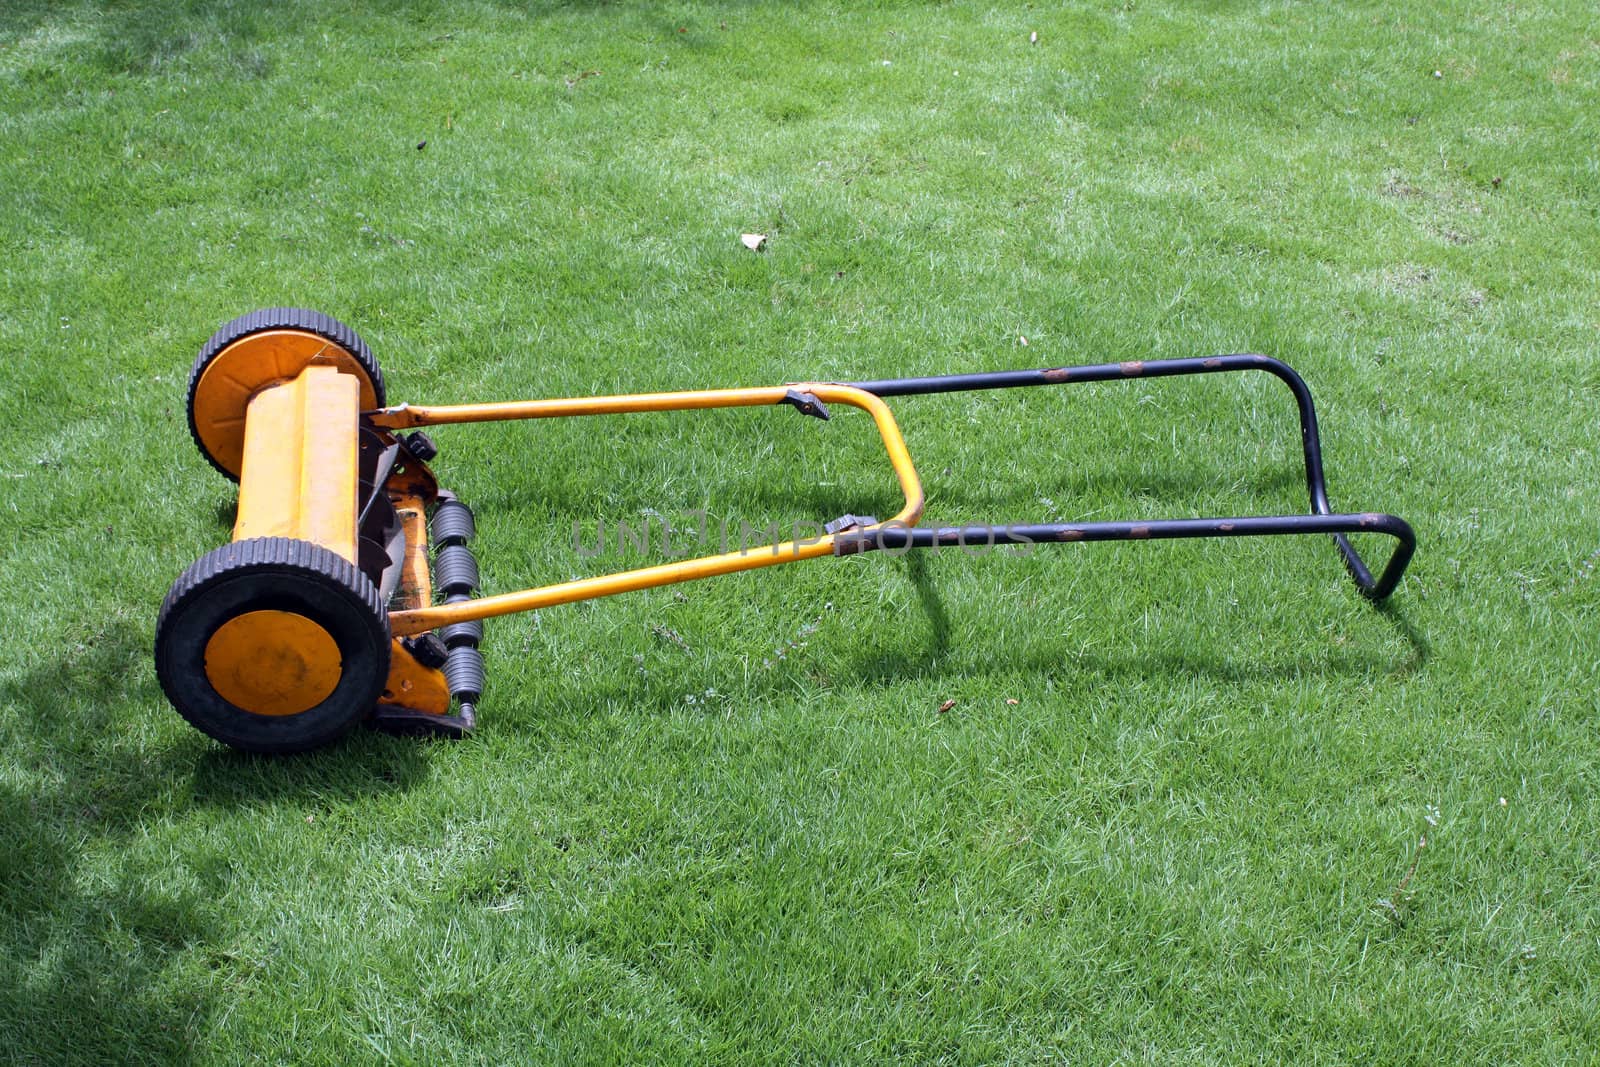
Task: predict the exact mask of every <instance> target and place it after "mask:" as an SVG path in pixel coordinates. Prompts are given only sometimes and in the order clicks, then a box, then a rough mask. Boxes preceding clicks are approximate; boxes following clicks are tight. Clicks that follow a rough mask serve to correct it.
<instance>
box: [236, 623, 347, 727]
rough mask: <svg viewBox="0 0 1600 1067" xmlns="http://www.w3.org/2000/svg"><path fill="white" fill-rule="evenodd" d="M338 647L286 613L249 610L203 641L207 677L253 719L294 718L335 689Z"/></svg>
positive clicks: (313, 625)
mask: <svg viewBox="0 0 1600 1067" xmlns="http://www.w3.org/2000/svg"><path fill="white" fill-rule="evenodd" d="M343 667H344V664H343V661H342V660H341V659H340V656H339V646H338V644H337V643H336V642H335V641H334V639H333V636H332V635H331V634H329V633H328V631H327V630H324V629H323V628H322V627H321V626H320V625H318V624H317V623H315V622H313V621H312V620H310V619H308V618H306V617H305V616H304V615H296V614H294V613H293V612H289V611H251V612H247V613H246V614H244V615H236V616H234V617H233V618H231V619H229V620H228V621H227V622H225V623H223V624H222V625H221V626H219V627H218V628H217V632H216V633H214V634H212V635H211V640H210V641H207V642H206V677H207V678H208V679H209V680H210V681H211V687H212V688H213V689H215V690H216V691H217V694H218V695H219V696H221V697H222V699H224V700H226V701H227V702H228V703H230V704H232V705H233V706H234V707H237V708H242V709H243V710H245V711H249V712H254V713H255V714H257V715H298V714H300V713H301V712H302V711H309V710H310V709H311V708H314V707H316V706H317V705H318V704H320V703H322V702H323V701H324V700H326V699H328V696H329V695H330V694H332V692H333V691H334V689H335V688H336V687H337V686H338V685H339V676H340V675H341V673H343Z"/></svg>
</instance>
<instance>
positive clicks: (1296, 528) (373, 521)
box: [155, 308, 1416, 752]
mask: <svg viewBox="0 0 1600 1067" xmlns="http://www.w3.org/2000/svg"><path fill="white" fill-rule="evenodd" d="M1239 371H1263V372H1265V373H1268V374H1271V375H1274V376H1276V377H1277V378H1278V379H1280V380H1281V381H1282V382H1283V383H1284V384H1285V385H1287V386H1288V387H1289V391H1290V392H1291V393H1292V394H1293V396H1294V400H1295V404H1296V405H1297V407H1298V409H1299V415H1300V433H1301V447H1302V450H1303V453H1304V461H1305V474H1306V488H1307V491H1308V493H1309V495H1310V502H1311V510H1310V512H1309V513H1305V514H1296V515H1253V516H1244V517H1238V518H1202V519H1168V520H1160V521H1143V522H1089V523H1010V524H1007V525H1004V526H960V527H937V528H918V527H917V525H916V523H917V520H918V519H919V518H920V517H921V515H922V509H923V493H922V485H921V483H920V481H919V480H918V477H917V472H916V468H915V467H914V466H913V465H912V462H911V457H910V454H909V453H908V452H907V450H906V445H905V441H904V440H903V439H902V438H901V435H900V429H899V427H898V426H897V425H896V423H895V419H894V415H893V413H892V412H891V411H890V409H889V406H888V404H887V403H885V399H886V398H890V397H902V396H920V395H924V394H929V393H951V392H964V391H968V390H977V389H1010V388H1018V387H1022V386H1035V385H1067V384H1073V383H1082V382H1105V381H1117V380H1125V379H1131V378H1167V377H1175V376H1181V375H1190V374H1220V373H1230V372H1239ZM829 404H834V405H842V406H848V407H855V408H860V409H861V410H863V411H865V412H866V413H867V414H868V415H870V416H871V417H872V420H873V422H874V423H875V424H876V426H877V429H878V433H879V436H880V437H881V438H882V440H883V444H884V447H885V449H886V450H887V452H888V456H889V463H890V465H891V467H892V468H893V470H894V473H895V476H896V478H897V479H898V481H899V484H900V488H901V491H902V492H903V494H904V497H905V504H904V506H903V507H902V508H901V509H900V510H899V512H897V513H896V514H895V515H894V516H893V517H892V518H890V519H888V520H886V521H883V522H879V521H878V520H877V519H875V518H872V517H870V516H854V515H846V516H843V517H841V518H839V519H836V520H834V521H833V522H830V523H827V524H826V526H825V531H826V533H825V535H824V536H821V537H819V538H817V539H814V540H807V541H798V540H797V541H788V542H783V543H781V544H778V545H776V546H773V549H772V550H771V551H768V550H767V549H766V548H765V547H763V549H762V550H761V551H755V552H727V553H723V554H721V555H713V556H705V557H702V558H699V559H690V560H683V561H680V562H674V563H667V564H662V565H659V566H654V567H645V568H642V569H638V570H631V571H625V572H621V573H617V574H608V575H603V576H600V577H594V578H584V579H580V580H576V581H569V582H562V583H560V584H557V585H549V586H544V587H541V588H537V589H528V590H524V591H522V592H511V593H499V594H496V595H492V596H485V597H475V596H474V594H475V593H476V591H477V587H478V564H477V560H476V558H475V557H474V556H473V553H472V548H471V542H472V540H473V536H474V532H475V531H474V527H473V517H472V512H471V511H470V510H469V509H468V508H467V506H466V505H465V504H463V503H462V502H461V501H459V500H457V499H456V498H455V496H454V495H453V494H452V493H449V492H447V491H446V490H444V489H441V488H440V487H439V483H438V482H437V480H436V479H435V478H434V475H433V472H432V470H430V469H429V466H428V464H429V463H430V462H431V461H432V460H433V459H434V457H435V455H436V454H437V451H438V450H437V448H436V447H435V445H434V443H433V442H432V441H431V440H430V439H429V438H428V436H427V435H426V434H425V433H424V432H422V431H421V430H420V428H421V427H425V426H440V425H447V424H452V423H465V422H490V421H496V420H504V419H542V418H558V417H565V416H576V415H620V414H625V413H629V412H641V411H692V410H701V409H707V408H728V407H755V406H762V405H766V406H777V405H786V406H789V407H793V408H795V409H796V410H798V411H799V412H801V413H802V414H805V415H810V416H813V417H816V418H821V419H826V418H828V417H829V411H828V405H829ZM188 415H189V428H190V430H191V432H192V433H193V435H194V439H195V443H196V444H198V445H199V446H200V451H201V453H202V454H203V455H204V456H205V457H206V458H207V459H208V460H209V461H210V462H211V463H212V465H213V466H215V467H216V468H217V469H218V470H220V471H221V472H222V473H223V474H225V475H226V476H228V477H229V478H232V479H234V480H236V481H237V482H238V483H239V503H238V514H237V518H236V521H235V524H234V530H233V541H232V542H231V543H229V544H227V545H224V546H222V547H221V548H218V549H217V550H215V551H213V552H211V553H209V554H207V555H205V556H203V557H201V558H200V559H199V560H198V561H197V562H195V563H194V565H192V566H191V567H189V569H188V570H186V571H185V572H184V573H183V574H182V575H181V576H180V577H179V578H178V580H177V581H176V582H175V583H174V584H173V586H172V589H171V591H170V592H168V594H167V598H166V601H165V602H164V603H163V604H162V606H161V613H160V616H159V618H158V620H157V623H156V647H155V656H156V674H157V677H158V678H159V679H160V681H161V687H162V689H163V690H165V692H166V694H167V697H168V698H169V699H170V700H171V701H172V704H173V706H174V707H176V708H177V709H178V711H179V713H181V714H182V715H183V716H184V718H186V719H188V720H189V722H191V723H193V724H194V725H195V726H196V727H198V728H199V729H201V730H202V731H204V732H205V733H207V734H209V735H210V736H212V737H214V738H216V739H218V740H220V741H223V742H225V743H226V744H229V745H232V746H233V747H235V748H239V749H244V750H248V751H254V752H297V751H303V750H306V749H313V748H317V747H319V746H322V745H326V744H328V743H330V742H332V741H334V740H336V739H338V738H339V737H341V736H343V735H344V734H345V733H346V732H348V731H349V730H350V729H351V728H352V727H354V726H355V725H356V724H357V723H360V722H363V721H370V722H372V723H373V724H375V725H377V726H380V727H384V728H388V729H394V730H401V731H419V732H434V733H440V734H445V735H460V734H462V733H465V732H466V731H468V730H471V729H472V727H473V724H474V719H475V709H476V706H477V703H478V699H479V697H480V695H481V694H482V693H483V689H484V667H483V658H482V656H481V655H480V653H479V644H480V643H481V641H482V638H483V620H484V619H488V618H493V617H495V616H498V615H506V614H509V613H512V612H518V611H535V610H538V609H540V608H547V607H552V606H554V605H557V604H567V603H571V602H573V601H578V600H588V599H592V598H595V597H603V596H612V595H614V594H617V593H625V592H629V591H631V590H635V589H649V588H652V587H654V586H659V585H669V584H671V583H674V582H685V581H690V580H693V579H697V578H710V577H713V576H715V575H720V574H732V573H734V572H735V571H744V570H752V569H755V568H757V567H766V566H772V565H775V564H780V563H793V562H796V561H799V560H804V559H813V558H816V557H819V556H842V555H851V554H854V553H858V552H868V551H872V550H875V549H893V550H906V549H918V548H933V547H942V546H954V545H973V544H981V545H1006V544H1044V543H1064V542H1075V541H1130V540H1157V539H1169V538H1192V537H1248V536H1261V535H1276V534H1326V535H1330V536H1331V537H1332V539H1333V542H1334V544H1335V545H1336V546H1337V547H1338V549H1339V553H1340V555H1341V556H1342V557H1343V559H1344V564H1345V567H1346V568H1347V569H1348V570H1349V572H1350V576H1351V577H1352V578H1353V579H1354V580H1355V583H1356V586H1357V587H1358V588H1359V589H1360V591H1361V592H1362V593H1363V594H1364V595H1366V596H1367V597H1368V598H1370V599H1372V600H1375V601H1376V600H1382V599H1383V598H1384V597H1386V596H1388V595H1389V594H1390V593H1391V592H1393V591H1394V589H1395V586H1396V585H1397V584H1398V583H1399V581H1400V577H1401V575H1402V574H1403V573H1404V572H1405V568H1406V564H1407V563H1408V562H1410V559H1411V555H1412V552H1413V551H1414V550H1415V547H1416V538H1415V535H1414V534H1413V533H1412V530H1411V527H1410V526H1409V525H1407V523H1406V522H1405V520H1403V519H1400V518H1397V517H1395V516H1393V515H1385V514H1378V513H1371V512H1368V513H1362V514H1346V513H1339V512H1335V511H1334V510H1333V509H1332V506H1331V505H1330V504H1329V503H1328V494H1327V489H1326V486H1325V484H1324V479H1323V473H1322V450H1321V445H1320V443H1319V441H1318V436H1317V418H1316V412H1315V410H1314V409H1313V407H1312V403H1311V394H1310V392H1309V391H1308V390H1307V388H1306V385H1305V382H1304V381H1302V380H1301V378H1300V376H1299V375H1298V374H1296V373H1295V372H1294V370H1292V369H1291V368H1290V367H1289V366H1288V365H1287V364H1285V363H1283V362H1280V361H1279V360H1276V359H1271V358H1268V357H1266V356H1257V355H1231V356H1213V357H1211V358H1206V359H1168V360H1157V361H1150V362H1144V363H1106V364H1095V365H1089V366H1078V367H1057V368H1051V369H1043V370H1020V371H1003V372H998V373H987V374H952V375H943V376H939V377H931V378H896V379H886V380H883V381H872V382H855V383H853V384H848V385H845V384H838V383H826V382H815V383H806V384H795V385H775V386H769V387H765V388H755V389H716V390H709V391H702V392H682V393H644V394H637V395H628V396H604V397H577V398H569V399H554V400H529V401H519V402H512V403H497V404H466V405H456V406H449V407H417V406H412V405H408V404H399V405H396V406H390V405H389V404H388V397H387V396H386V393H385V389H384V380H383V371H382V370H381V369H380V368H379V366H378V362H377V360H376V359H374V358H373V355H372V352H371V351H370V350H369V349H368V348H367V346H366V344H365V343H364V342H363V341H362V340H361V338H360V337H358V336H357V335H356V333H355V331H354V330H352V329H350V328H349V327H348V326H346V325H344V324H343V323H341V322H338V321H337V320H335V319H332V318H329V317H328V316H326V315H323V314H320V313H318V312H314V311H306V310H302V309H298V308H271V309H267V310H264V311H256V312H252V313H251V314H249V315H244V316H241V317H240V318H237V319H234V320H233V321H232V322H229V323H227V324H226V325H224V326H223V327H222V328H221V329H220V330H218V331H217V332H216V333H215V334H213V335H212V337H211V338H210V340H208V341H206V343H205V344H204V345H203V346H201V349H200V354H199V356H198V357H197V358H196V359H195V362H194V368H193V370H192V371H191V372H190V374H189V387H188ZM404 430H410V431H413V432H411V433H402V432H401V431H404ZM1352 533H1380V534H1387V535H1389V536H1390V537H1393V538H1394V539H1395V541H1396V545H1395V548H1394V550H1393V552H1392V554H1391V555H1390V557H1389V560H1388V562H1387V564H1386V565H1385V566H1384V567H1383V570H1382V571H1381V573H1380V574H1379V575H1378V576H1377V577H1376V578H1375V577H1374V576H1373V574H1372V572H1371V571H1370V570H1369V569H1368V567H1367V565H1366V563H1365V562H1364V561H1363V560H1362V558H1361V556H1360V555H1359V554H1358V553H1357V552H1356V550H1355V548H1354V547H1353V546H1352V545H1351V543H1350V540H1349V538H1348V536H1347V535H1349V534H1352Z"/></svg>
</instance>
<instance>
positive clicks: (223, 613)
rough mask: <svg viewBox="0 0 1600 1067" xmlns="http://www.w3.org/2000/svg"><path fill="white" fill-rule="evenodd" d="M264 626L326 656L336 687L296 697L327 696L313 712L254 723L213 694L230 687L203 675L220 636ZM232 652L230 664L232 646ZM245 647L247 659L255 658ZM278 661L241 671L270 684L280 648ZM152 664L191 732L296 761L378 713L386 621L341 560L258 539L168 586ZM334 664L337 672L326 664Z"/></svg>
mask: <svg viewBox="0 0 1600 1067" xmlns="http://www.w3.org/2000/svg"><path fill="white" fill-rule="evenodd" d="M263 618H265V619H267V620H269V622H272V623H278V622H279V621H280V620H288V623H289V624H290V626H291V628H292V629H296V628H297V629H299V630H301V631H310V632H311V633H312V634H313V635H319V634H320V635H322V636H317V637H316V641H317V642H319V643H320V644H319V647H325V649H326V652H327V653H328V655H326V656H324V657H323V659H322V661H321V670H322V671H323V673H324V674H325V675H327V676H329V677H336V679H337V680H336V681H330V682H328V683H327V685H326V686H325V687H319V686H315V685H313V686H311V687H310V689H309V690H301V691H297V692H306V691H309V692H311V693H312V694H313V697H316V696H318V695H320V694H321V692H322V691H323V688H327V689H328V691H327V692H326V695H325V696H321V697H320V699H317V700H316V702H315V703H314V704H312V706H309V707H306V708H305V709H304V710H300V711H294V712H283V711H281V710H279V711H273V712H271V713H261V711H260V709H256V710H251V709H247V708H245V707H241V706H239V705H238V704H236V703H233V702H232V701H231V700H230V699H229V698H228V697H225V696H223V695H222V693H220V692H218V686H219V685H221V686H222V688H224V689H230V688H231V687H232V685H233V684H234V683H229V682H227V681H226V679H225V678H224V677H223V676H222V675H221V674H220V673H218V675H217V677H216V678H215V679H214V678H213V674H212V673H210V672H209V671H208V650H211V651H213V652H216V649H217V639H218V637H219V636H221V635H219V631H221V630H223V629H224V627H227V626H234V627H236V628H235V629H234V630H233V631H232V633H234V634H235V635H237V634H238V633H240V632H241V628H240V625H241V624H242V632H243V633H244V634H245V635H246V636H247V637H248V636H249V634H250V633H252V632H253V631H251V630H250V625H251V621H252V620H259V619H263ZM225 644H226V642H225ZM232 647H233V651H234V652H235V654H236V655H237V654H238V650H239V648H240V647H241V645H240V642H239V641H238V640H237V637H236V638H235V640H233V642H232ZM243 647H244V648H245V653H244V654H245V655H246V656H248V655H249V654H250V653H251V652H252V651H254V650H253V649H251V648H250V647H249V646H248V644H247V643H246V645H245V646H243ZM335 649H336V653H335V651H334V650H335ZM277 651H278V655H277V658H272V657H271V654H270V653H268V652H261V653H260V654H259V655H260V658H259V659H258V660H257V661H255V662H248V663H246V664H245V667H246V668H247V669H248V670H249V671H250V672H251V676H252V677H253V678H257V679H260V678H268V679H271V678H272V677H274V676H273V674H272V672H273V671H274V670H275V669H277V667H278V666H279V664H280V663H285V660H286V657H285V655H284V649H283V647H282V646H280V647H279V648H278V650H277ZM297 651H298V650H295V649H290V652H289V655H288V656H287V659H289V660H293V661H294V662H289V663H286V666H288V667H298V668H299V669H300V670H301V673H305V670H304V668H305V665H304V663H303V662H302V661H300V660H299V659H298V657H297V656H295V655H294V653H295V652H297ZM155 654H156V677H157V678H158V679H159V680H160V682H161V688H162V689H163V690H165V692H166V694H167V699H169V700H170V701H172V705H173V707H175V708H176V709H177V710H178V713H179V714H180V715H182V716H183V717H184V718H185V719H187V720H189V722H190V723H192V724H193V725H194V726H195V727H197V728H198V729H200V730H202V731H203V732H205V733H207V734H209V735H210V736H212V737H214V738H216V739H217V740H218V741H221V742H223V743H224V744H227V745H231V746H233V747H234V748H237V749H242V750H244V751H247V752H278V753H281V752H302V751H305V750H307V749H313V748H318V747H320V746H322V745H326V744H329V743H330V742H332V741H335V740H337V739H339V738H340V737H342V736H344V735H345V734H346V733H347V732H349V730H350V729H351V727H353V726H355V724H356V723H358V722H360V721H361V719H362V718H363V717H365V716H366V715H367V714H368V713H369V712H371V711H372V709H373V707H374V706H375V705H376V704H377V702H378V698H379V696H380V694H381V693H382V692H383V686H384V682H385V681H386V680H387V678H388V674H389V620H388V615H387V613H386V612H385V611H384V608H383V602H382V600H381V599H380V597H379V595H378V591H377V589H376V588H374V586H373V584H372V583H371V582H370V581H368V580H367V578H366V576H365V575H363V574H362V573H361V572H360V571H359V570H357V569H356V567H355V565H354V564H352V563H351V562H349V561H348V560H346V559H344V558H343V557H342V556H339V555H337V554H336V553H333V552H330V551H329V550H328V549H325V548H323V547H321V546H320V545H315V544H312V543H310V542H308V541H297V540H292V539H289V538H284V537H261V538H256V539H254V540H249V541H236V542H233V543H232V544H228V545H224V546H223V547H221V548H219V549H217V550H216V551H215V552H211V553H208V554H207V555H205V556H203V557H201V558H200V559H199V560H198V561H196V562H195V564H194V565H193V566H191V567H190V568H189V569H188V570H187V571H185V572H184V573H183V575H182V576H181V577H180V578H179V579H178V580H177V581H176V582H174V583H173V586H172V589H171V591H170V592H168V593H167V599H166V601H165V602H164V603H163V604H162V605H161V614H160V616H159V618H158V619H157V621H156V647H155ZM216 654H217V655H218V656H219V657H220V656H221V655H222V654H223V653H221V652H217V653H216ZM334 654H336V655H337V658H338V661H339V662H338V665H337V668H333V667H331V664H330V660H331V656H332V655H334ZM212 670H219V669H218V668H217V666H216V664H213V665H212Z"/></svg>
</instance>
